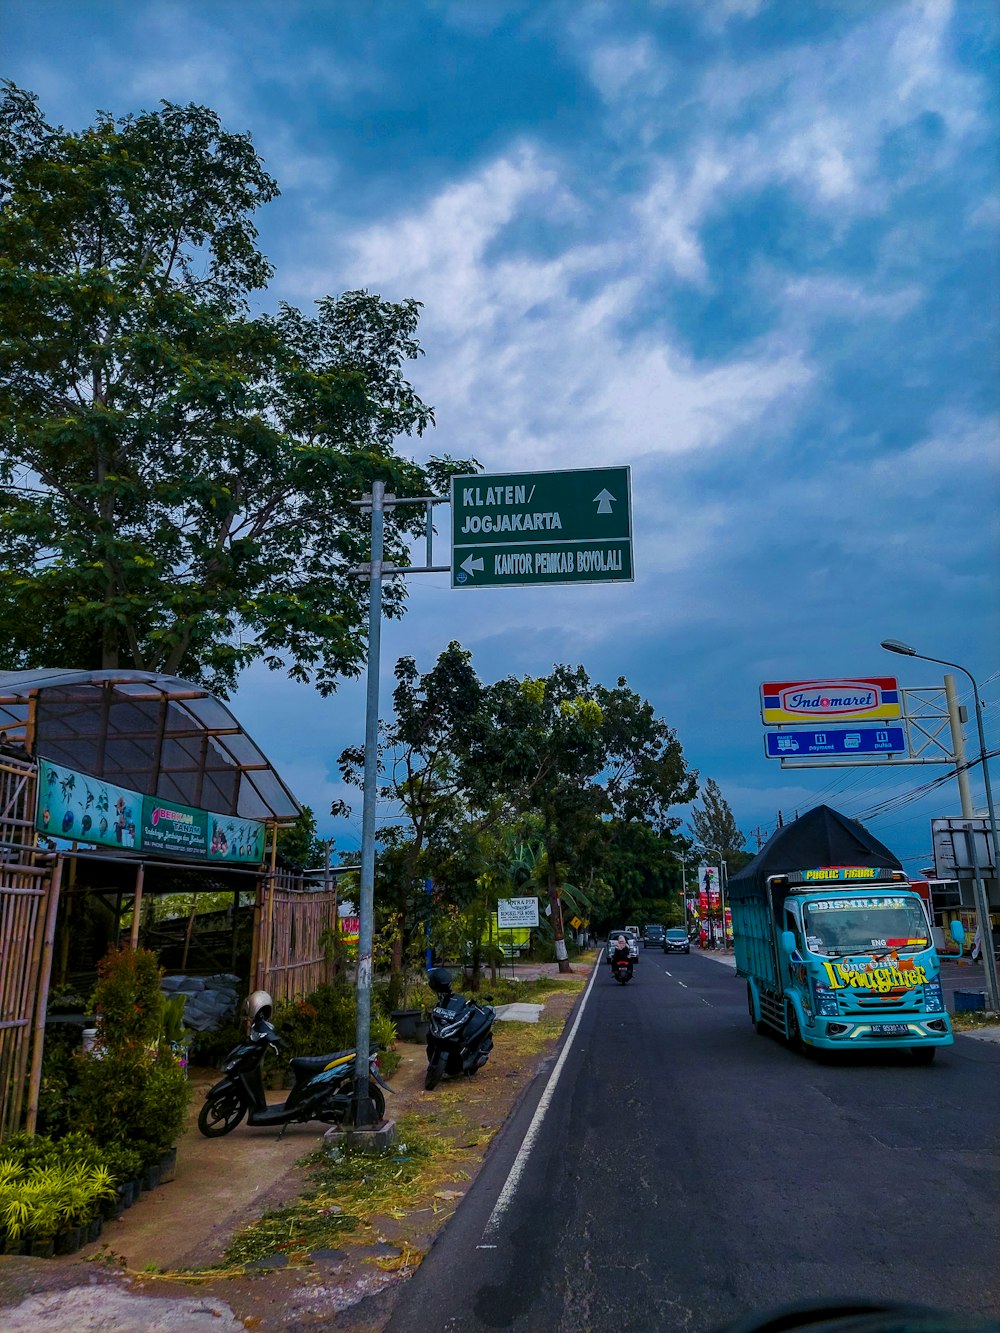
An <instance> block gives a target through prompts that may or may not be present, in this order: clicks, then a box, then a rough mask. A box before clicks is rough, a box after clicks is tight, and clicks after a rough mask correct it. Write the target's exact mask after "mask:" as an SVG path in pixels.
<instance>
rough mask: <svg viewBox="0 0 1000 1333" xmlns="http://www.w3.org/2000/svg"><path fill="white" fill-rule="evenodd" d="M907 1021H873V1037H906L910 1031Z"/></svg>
mask: <svg viewBox="0 0 1000 1333" xmlns="http://www.w3.org/2000/svg"><path fill="white" fill-rule="evenodd" d="M909 1030H910V1029H909V1027H908V1026H907V1025H906V1024H905V1023H873V1024H872V1036H873V1037H905V1036H906V1035H907V1033H908V1032H909Z"/></svg>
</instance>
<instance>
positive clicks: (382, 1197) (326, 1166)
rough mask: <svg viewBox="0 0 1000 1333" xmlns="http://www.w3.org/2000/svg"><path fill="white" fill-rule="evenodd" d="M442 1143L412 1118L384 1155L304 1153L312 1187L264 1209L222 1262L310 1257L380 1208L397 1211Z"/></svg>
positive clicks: (361, 1224) (342, 1151)
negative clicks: (281, 1256)
mask: <svg viewBox="0 0 1000 1333" xmlns="http://www.w3.org/2000/svg"><path fill="white" fill-rule="evenodd" d="M439 1154H440V1149H439V1147H438V1146H437V1145H436V1144H435V1143H434V1141H433V1140H432V1139H431V1138H430V1137H429V1136H428V1135H426V1134H423V1133H421V1132H420V1130H419V1128H418V1127H417V1125H416V1124H415V1122H413V1121H412V1120H411V1119H409V1118H407V1117H405V1116H404V1117H403V1118H402V1119H401V1121H400V1124H399V1141H398V1143H397V1144H396V1145H395V1147H394V1148H393V1149H392V1150H391V1151H390V1152H388V1153H386V1154H384V1155H373V1154H369V1153H364V1152H358V1151H352V1150H350V1149H345V1148H340V1149H339V1150H338V1151H336V1152H330V1151H328V1150H325V1149H321V1150H320V1151H319V1152H316V1153H313V1154H312V1155H311V1156H309V1157H307V1158H306V1159H305V1165H306V1166H307V1167H308V1172H309V1179H310V1181H311V1188H309V1189H308V1190H306V1192H305V1193H304V1194H303V1195H302V1197H301V1198H300V1199H297V1200H296V1201H295V1202H294V1203H292V1204H289V1205H287V1206H286V1207H284V1208H276V1209H273V1210H271V1211H270V1212H267V1213H265V1214H264V1216H263V1217H261V1218H260V1219H259V1220H258V1221H256V1222H254V1223H252V1224H251V1225H250V1226H248V1227H244V1228H243V1230H242V1231H239V1232H237V1234H236V1235H235V1236H234V1237H233V1239H232V1241H231V1242H230V1244H229V1247H228V1249H227V1250H226V1253H225V1257H224V1260H223V1266H225V1267H227V1268H235V1267H238V1266H240V1265H243V1264H249V1263H253V1262H254V1261H255V1260H257V1259H263V1258H264V1257H265V1255H269V1254H286V1255H287V1256H288V1257H289V1259H292V1260H294V1259H296V1258H300V1259H301V1258H305V1256H306V1255H308V1253H309V1251H311V1250H315V1249H320V1248H327V1247H330V1246H335V1245H336V1244H337V1243H338V1242H340V1241H343V1239H344V1237H345V1235H347V1234H350V1233H351V1232H354V1231H357V1230H359V1228H362V1227H364V1226H365V1225H366V1223H367V1219H368V1218H369V1217H371V1216H373V1215H375V1214H388V1215H390V1216H391V1215H392V1214H393V1213H395V1212H398V1211H400V1210H401V1209H404V1208H405V1207H406V1206H407V1205H408V1204H409V1202H410V1200H411V1199H412V1195H413V1190H414V1186H415V1185H416V1184H417V1182H418V1181H419V1179H420V1178H421V1177H422V1176H423V1175H425V1174H426V1170H427V1167H428V1166H429V1165H431V1163H432V1159H433V1158H434V1157H435V1156H438V1155H439Z"/></svg>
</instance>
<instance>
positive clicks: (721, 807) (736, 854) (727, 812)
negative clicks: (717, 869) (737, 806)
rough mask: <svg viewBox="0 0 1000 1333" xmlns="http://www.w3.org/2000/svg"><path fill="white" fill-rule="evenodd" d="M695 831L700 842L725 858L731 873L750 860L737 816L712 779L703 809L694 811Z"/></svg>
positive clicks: (705, 791)
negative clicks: (738, 825)
mask: <svg viewBox="0 0 1000 1333" xmlns="http://www.w3.org/2000/svg"><path fill="white" fill-rule="evenodd" d="M691 828H692V829H693V830H694V835H695V838H696V839H697V840H698V842H700V843H701V844H702V846H703V847H705V848H706V850H709V851H712V852H715V853H717V854H718V855H719V856H721V858H722V860H723V861H725V863H726V865H727V866H728V867H729V869H730V871H732V870H734V869H736V870H738V869H739V868H740V867H741V866H742V865H744V864H745V863H746V862H747V861H748V860H749V859H750V857H749V855H748V853H747V851H746V848H745V842H746V840H745V838H744V837H743V834H742V833H741V832H740V830H739V828H738V827H737V824H736V819H735V818H734V816H733V812H732V810H731V809H730V808H729V804H728V802H727V801H726V798H725V797H724V796H723V794H722V790H721V788H720V787H719V784H718V783H717V782H715V781H713V779H712V778H708V779H707V780H706V782H705V785H704V786H703V787H702V789H701V806H700V808H699V807H698V806H694V807H693V808H692V810H691Z"/></svg>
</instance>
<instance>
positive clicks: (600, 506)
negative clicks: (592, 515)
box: [594, 491, 617, 514]
mask: <svg viewBox="0 0 1000 1333" xmlns="http://www.w3.org/2000/svg"><path fill="white" fill-rule="evenodd" d="M616 499H617V497H616V496H614V495H612V494H611V492H610V491H601V493H600V495H595V496H594V503H595V504H596V505H597V512H598V513H599V514H610V513H613V512H614V511H613V510H612V508H611V506H612V504H613V503H615V501H616Z"/></svg>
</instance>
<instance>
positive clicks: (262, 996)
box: [243, 990, 274, 1023]
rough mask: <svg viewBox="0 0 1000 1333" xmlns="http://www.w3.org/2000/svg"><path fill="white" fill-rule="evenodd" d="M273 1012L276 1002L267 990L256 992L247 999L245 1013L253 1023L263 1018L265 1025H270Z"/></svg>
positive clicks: (244, 1007)
mask: <svg viewBox="0 0 1000 1333" xmlns="http://www.w3.org/2000/svg"><path fill="white" fill-rule="evenodd" d="M273 1010H274V1002H273V1000H272V999H271V997H270V995H268V993H267V991H266V990H255V991H254V993H253V994H252V995H249V996H248V997H247V1001H246V1004H245V1005H244V1006H243V1012H244V1014H245V1015H246V1017H247V1019H248V1020H249V1021H250V1022H251V1023H252V1022H253V1021H254V1020H255V1019H257V1018H262V1019H263V1020H264V1021H265V1023H269V1022H270V1021H271V1013H272V1011H273Z"/></svg>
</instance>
